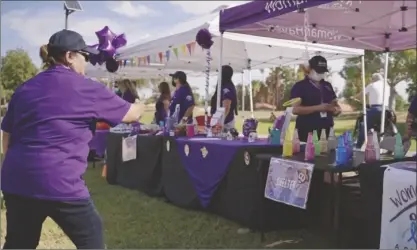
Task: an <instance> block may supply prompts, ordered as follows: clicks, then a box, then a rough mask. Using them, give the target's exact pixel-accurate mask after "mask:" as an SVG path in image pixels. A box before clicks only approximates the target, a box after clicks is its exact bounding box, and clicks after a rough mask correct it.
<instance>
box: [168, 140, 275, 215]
mask: <svg viewBox="0 0 417 250" xmlns="http://www.w3.org/2000/svg"><path fill="white" fill-rule="evenodd" d="M163 144H164V148H163V154H162V184H163V187H164V194H165V196H166V197H167V199H168V200H169V201H170V202H172V203H173V204H174V205H177V206H180V207H184V208H192V209H201V208H207V209H213V210H214V211H217V212H219V211H225V212H224V213H222V212H219V213H220V214H223V215H224V214H229V212H228V211H233V212H232V214H233V213H234V214H235V215H234V216H235V217H236V215H237V216H238V218H239V219H237V218H234V220H236V221H245V220H246V218H241V215H239V214H242V213H243V212H242V209H243V210H245V209H250V207H249V206H252V204H249V202H247V201H245V200H248V199H249V200H253V199H254V197H256V196H257V194H256V193H255V192H254V191H253V190H251V189H253V188H256V187H253V185H254V184H256V183H257V175H256V164H254V163H255V162H254V161H253V160H252V159H251V158H252V157H254V155H255V154H257V153H261V152H264V153H268V152H269V153H277V154H279V153H281V147H280V146H275V145H271V144H269V143H267V142H266V141H257V142H253V143H249V142H246V141H243V140H238V141H227V140H216V139H213V140H211V139H209V140H208V139H204V138H194V139H190V138H174V137H165V138H164V143H163ZM227 186H229V188H230V189H226V190H225V188H226V187H227ZM231 189H233V190H234V192H235V194H236V197H235V198H233V200H235V202H230V201H228V199H230V196H231V193H230V192H228V190H231ZM233 190H232V192H233ZM249 192H251V193H249ZM252 196H253V197H252ZM230 203H232V204H230ZM243 204H246V206H247V207H246V208H242V206H241V205H243ZM226 210H228V211H226ZM225 217H229V218H230V216H225ZM231 217H233V215H231ZM232 219H233V218H232Z"/></svg>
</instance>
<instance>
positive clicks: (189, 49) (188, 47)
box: [187, 43, 191, 56]
mask: <svg viewBox="0 0 417 250" xmlns="http://www.w3.org/2000/svg"><path fill="white" fill-rule="evenodd" d="M187 49H188V53H189V54H190V56H191V43H189V44H187Z"/></svg>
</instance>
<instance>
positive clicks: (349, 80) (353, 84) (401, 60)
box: [339, 51, 415, 110]
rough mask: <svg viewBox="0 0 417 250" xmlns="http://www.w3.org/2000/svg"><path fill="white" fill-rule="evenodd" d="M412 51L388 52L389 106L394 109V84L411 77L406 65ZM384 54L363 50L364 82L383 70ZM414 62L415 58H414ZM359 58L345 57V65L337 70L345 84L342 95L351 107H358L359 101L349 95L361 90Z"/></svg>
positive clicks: (410, 60)
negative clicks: (353, 99)
mask: <svg viewBox="0 0 417 250" xmlns="http://www.w3.org/2000/svg"><path fill="white" fill-rule="evenodd" d="M412 56H413V55H412V53H411V52H410V51H401V52H392V53H390V54H389V64H388V76H387V81H388V85H389V86H390V87H391V93H390V98H389V107H390V108H391V109H393V110H395V107H394V105H395V100H396V96H397V95H398V94H397V92H396V91H395V86H396V85H397V84H398V83H399V82H402V81H408V80H410V78H411V74H410V69H409V68H408V67H411V66H409V65H410V63H411V64H412V62H413V59H412ZM384 60H385V54H384V53H380V52H372V51H366V52H365V82H366V83H369V81H370V78H371V75H372V74H373V73H376V72H383V70H384ZM414 64H415V58H414ZM361 70H362V68H361V58H351V59H347V60H346V62H345V66H344V67H343V69H342V70H341V71H340V72H339V74H340V76H341V77H342V78H344V79H345V80H346V85H345V88H344V90H343V97H344V98H346V99H347V102H348V103H349V104H350V105H352V106H353V107H356V108H358V107H359V106H361V104H360V103H357V102H354V101H352V100H351V99H350V97H351V96H353V95H355V94H356V93H359V92H360V91H362V74H361Z"/></svg>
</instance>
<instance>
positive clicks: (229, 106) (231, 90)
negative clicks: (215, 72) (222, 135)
mask: <svg viewBox="0 0 417 250" xmlns="http://www.w3.org/2000/svg"><path fill="white" fill-rule="evenodd" d="M232 77H233V68H232V67H230V66H229V65H224V66H223V67H222V82H221V84H222V86H221V91H222V93H221V95H220V96H221V100H220V101H221V103H222V107H224V109H225V114H224V117H225V119H224V128H225V129H231V128H235V116H236V115H237V114H238V113H237V96H236V87H235V85H234V84H233V81H232ZM216 110H217V87H216V91H215V92H214V94H213V96H212V97H211V110H210V113H211V115H214V113H216Z"/></svg>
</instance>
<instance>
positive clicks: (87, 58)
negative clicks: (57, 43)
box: [77, 51, 90, 62]
mask: <svg viewBox="0 0 417 250" xmlns="http://www.w3.org/2000/svg"><path fill="white" fill-rule="evenodd" d="M77 53H79V54H81V55H82V56H83V57H84V59H85V61H86V62H88V61H89V60H90V55H89V54H88V53H85V52H83V51H77Z"/></svg>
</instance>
